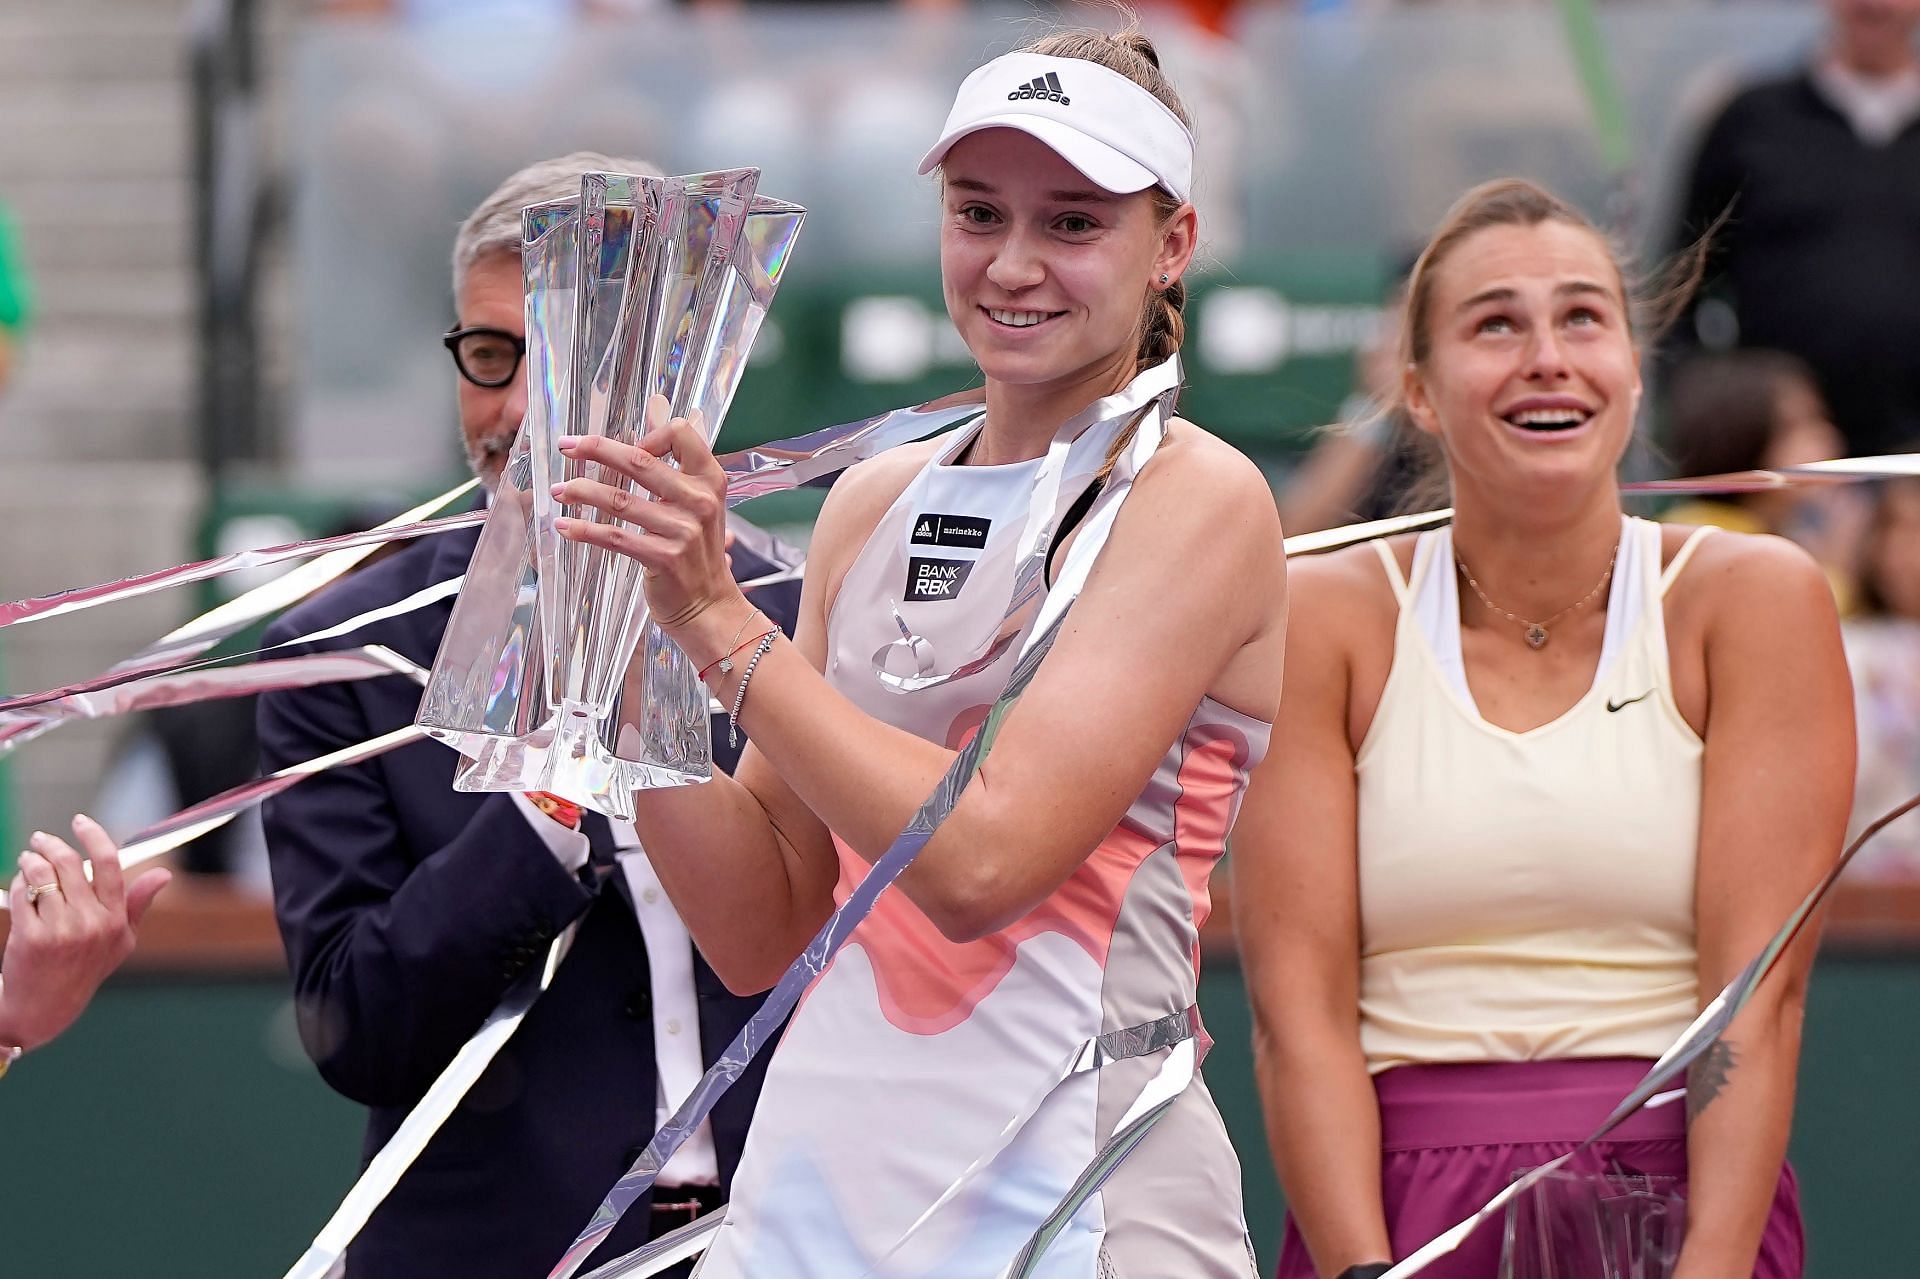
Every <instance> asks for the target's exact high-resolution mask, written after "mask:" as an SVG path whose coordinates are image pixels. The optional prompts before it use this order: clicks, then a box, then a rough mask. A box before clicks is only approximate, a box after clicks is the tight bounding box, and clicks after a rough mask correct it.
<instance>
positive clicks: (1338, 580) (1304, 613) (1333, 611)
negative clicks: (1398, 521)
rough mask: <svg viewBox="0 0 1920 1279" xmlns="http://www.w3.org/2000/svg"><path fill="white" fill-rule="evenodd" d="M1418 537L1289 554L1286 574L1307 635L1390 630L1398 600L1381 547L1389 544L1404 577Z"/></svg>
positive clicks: (1331, 638) (1346, 637) (1328, 637)
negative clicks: (1308, 630)
mask: <svg viewBox="0 0 1920 1279" xmlns="http://www.w3.org/2000/svg"><path fill="white" fill-rule="evenodd" d="M1414 537H1415V535H1414V534H1411V533H1405V534H1401V535H1399V536H1396V537H1388V538H1379V539H1373V540H1371V541H1367V542H1356V543H1354V544H1353V545H1352V546H1343V547H1340V548H1339V549H1338V550H1332V551H1316V552H1314V553H1313V554H1311V555H1296V556H1294V557H1292V558H1291V559H1289V560H1288V561H1287V577H1288V580H1289V582H1290V583H1291V588H1292V591H1293V604H1294V616H1295V618H1296V620H1297V622H1298V623H1299V624H1300V626H1301V629H1302V632H1303V638H1312V639H1317V640H1322V641H1326V642H1330V643H1345V642H1348V641H1352V640H1356V639H1360V638H1364V637H1366V636H1368V635H1371V634H1374V633H1375V632H1377V633H1379V634H1381V635H1385V634H1389V633H1391V631H1392V629H1393V622H1394V618H1395V616H1396V615H1397V614H1398V612H1399V603H1398V600H1397V599H1396V598H1395V596H1394V591H1393V583H1392V581H1391V579H1389V578H1388V576H1387V568H1386V565H1385V564H1384V563H1382V562H1381V559H1380V552H1379V550H1378V549H1377V547H1379V546H1384V547H1385V548H1386V549H1387V551H1388V553H1389V554H1391V555H1392V556H1393V557H1394V560H1395V562H1396V563H1398V564H1399V565H1400V571H1401V575H1402V576H1403V577H1404V576H1405V574H1406V571H1407V565H1408V563H1409V561H1410V560H1411V558H1412V554H1413V550H1412V548H1413V541H1414ZM1308 628H1311V635H1310V636H1309V635H1308V634H1307V633H1306V632H1307V629H1308Z"/></svg>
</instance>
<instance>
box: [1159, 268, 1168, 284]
mask: <svg viewBox="0 0 1920 1279" xmlns="http://www.w3.org/2000/svg"><path fill="white" fill-rule="evenodd" d="M1166 282H1167V273H1166V272H1165V271H1162V272H1161V273H1160V283H1162V284H1165V283H1166Z"/></svg>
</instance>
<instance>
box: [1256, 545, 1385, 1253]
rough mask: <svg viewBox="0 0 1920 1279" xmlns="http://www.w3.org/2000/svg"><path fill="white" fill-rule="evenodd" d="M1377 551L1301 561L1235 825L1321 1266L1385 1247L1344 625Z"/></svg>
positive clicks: (1262, 1081)
mask: <svg viewBox="0 0 1920 1279" xmlns="http://www.w3.org/2000/svg"><path fill="white" fill-rule="evenodd" d="M1368 570H1371V571H1372V573H1373V574H1374V575H1376V576H1377V575H1378V572H1379V570H1378V566H1377V564H1375V562H1374V559H1373V556H1372V554H1371V553H1368V554H1366V555H1365V558H1364V562H1360V561H1359V560H1358V559H1357V557H1355V556H1352V555H1347V556H1341V557H1310V558H1308V559H1305V560H1297V561H1295V562H1294V571H1293V581H1294V591H1295V598H1296V600H1297V606H1296V608H1295V610H1294V622H1293V624H1292V626H1291V627H1290V628H1289V633H1288V638H1287V691H1286V695H1285V696H1284V697H1283V698H1282V699H1281V703H1280V717H1279V720H1278V722H1277V723H1276V724H1275V726H1274V738H1273V743H1274V744H1273V749H1272V751H1271V752H1270V753H1269V755H1268V756H1267V759H1266V762H1265V763H1264V764H1263V765H1262V766H1261V768H1260V769H1259V771H1258V772H1257V773H1256V775H1255V777H1254V781H1253V785H1252V787H1251V788H1250V789H1249V790H1248V792H1247V798H1246V802H1245V804H1244V805H1243V807H1242V808H1241V812H1240V819H1239V821H1238V822H1237V823H1236V824H1235V826H1234V831H1233V860H1232V865H1233V884H1234V893H1233V906H1234V924H1235V929H1236V931H1237V932H1238V934H1239V942H1240V960H1241V966H1242V969H1243V971H1244V972H1245V974H1246V982H1247V992H1248V995H1249V996H1250V997H1251V999H1252V1002H1253V1019H1254V1057H1255V1067H1256V1077H1257V1079H1258V1083H1259V1088H1260V1099H1261V1104H1262V1108H1263V1109H1264V1111H1265V1113H1266V1120H1267V1140H1268V1142H1269V1144H1270V1145H1271V1146H1272V1149H1273V1158H1274V1164H1275V1166H1276V1167H1277V1168H1278V1170H1279V1173H1280V1181H1281V1184H1282V1186H1283V1187H1284V1188H1285V1190H1286V1196H1287V1203H1288V1206H1289V1207H1290V1208H1291V1209H1292V1211H1293V1215H1294V1219H1295V1221H1296V1222H1297V1223H1298V1225H1299V1227H1300V1232H1301V1234H1302V1235H1303V1236H1304V1237H1305V1239H1306V1243H1307V1248H1308V1250H1309V1251H1310V1252H1311V1253H1312V1254H1313V1259H1314V1264H1315V1266H1316V1267H1317V1268H1318V1269H1319V1271H1320V1273H1322V1274H1323V1275H1332V1274H1337V1273H1339V1272H1340V1271H1341V1270H1344V1269H1345V1268H1346V1267H1348V1266H1351V1265H1356V1264H1360V1263H1363V1262H1372V1261H1385V1260H1387V1259H1389V1257H1390V1255H1391V1254H1390V1252H1389V1245H1388V1239H1387V1227H1386V1215H1385V1211H1384V1209H1383V1207H1382V1205H1381V1197H1380V1117H1379V1107H1378V1102H1377V1100H1376V1098H1375V1096H1374V1091H1373V1081H1372V1079H1371V1078H1370V1077H1369V1076H1368V1074H1367V1066H1366V1061H1365V1059H1364V1057H1363V1056H1362V1055H1361V1051H1360V1035H1359V1022H1360V1014H1359V969H1360V901H1359V874H1358V861H1357V846H1356V832H1355V823H1356V798H1355V794H1356V788H1355V781H1354V750H1353V745H1352V741H1351V737H1350V732H1349V703H1350V688H1351V684H1352V676H1351V672H1350V667H1349V661H1348V657H1347V654H1346V652H1345V650H1344V644H1345V638H1346V637H1347V636H1348V635H1350V634H1352V633H1353V630H1354V628H1355V626H1356V624H1359V623H1362V622H1363V621H1364V619H1361V618H1357V617H1353V616H1349V615H1348V614H1349V613H1350V612H1351V610H1350V609H1348V608H1346V607H1344V606H1343V605H1344V603H1345V600H1346V597H1348V596H1349V595H1351V593H1352V590H1353V588H1354V586H1355V585H1356V582H1355V580H1354V579H1355V578H1356V577H1357V575H1359V574H1361V573H1364V572H1366V571H1368Z"/></svg>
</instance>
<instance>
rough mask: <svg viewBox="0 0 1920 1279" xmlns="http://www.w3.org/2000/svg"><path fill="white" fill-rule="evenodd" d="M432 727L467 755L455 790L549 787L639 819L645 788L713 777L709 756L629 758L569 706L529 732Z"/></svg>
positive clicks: (616, 814)
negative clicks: (637, 804) (671, 761)
mask: <svg viewBox="0 0 1920 1279" xmlns="http://www.w3.org/2000/svg"><path fill="white" fill-rule="evenodd" d="M569 721H571V722H572V724H573V725H576V726H577V727H574V728H573V729H572V731H567V730H566V729H564V728H563V727H562V725H566V724H568V723H569ZM427 731H428V733H429V734H430V735H431V736H432V737H434V738H435V739H436V740H438V741H441V742H445V743H446V744H447V745H449V746H451V747H453V748H454V749H455V750H457V751H459V752H460V753H461V755H463V756H465V757H466V762H465V763H463V764H462V765H461V766H460V769H459V771H458V772H457V773H456V774H455V775H454V779H453V788H454V789H455V790H458V791H468V792H476V791H477V792H491V791H547V792H549V793H551V794H554V795H558V796H560V797H561V798H562V799H567V800H572V801H573V802H574V803H576V804H578V805H580V806H581V807H582V808H591V809H592V810H593V811H594V812H596V813H602V814H604V815H606V816H608V817H612V818H617V819H619V820H621V821H631V820H633V812H634V807H633V797H634V795H635V794H636V793H637V792H639V791H645V790H664V789H666V788H668V787H672V786H697V785H699V784H700V783H701V782H705V781H710V780H712V778H713V766H712V761H711V759H710V758H705V757H703V758H699V759H689V760H686V761H684V762H680V763H677V764H675V765H666V764H661V763H657V762H648V761H642V760H631V759H622V758H621V757H620V756H618V755H616V754H614V753H613V752H612V751H610V750H608V749H607V747H606V745H605V744H604V743H602V742H601V740H600V738H599V734H598V733H597V732H595V731H594V724H593V722H592V721H591V720H588V719H586V718H584V717H582V716H569V715H567V714H566V713H565V712H564V711H563V712H560V713H558V714H556V715H554V716H553V717H552V718H551V719H549V720H547V722H546V723H544V724H542V725H541V726H540V727H539V728H537V729H535V730H534V731H533V732H531V733H528V734H527V735H526V736H524V737H495V736H492V735H489V734H484V733H465V732H457V731H453V730H448V729H439V728H429V729H428V730H427Z"/></svg>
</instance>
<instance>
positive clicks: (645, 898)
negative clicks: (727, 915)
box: [513, 794, 720, 1186]
mask: <svg viewBox="0 0 1920 1279" xmlns="http://www.w3.org/2000/svg"><path fill="white" fill-rule="evenodd" d="M513 802H514V803H515V805H516V806H518V807H519V809H520V812H521V813H522V814H523V815H524V816H525V817H526V819H527V822H528V824H529V825H531V826H532V827H533V829H534V830H535V831H537V832H538V833H539V835H540V839H541V841H542V842H543V843H545V844H546V846H547V848H548V849H549V850H551V851H552V853H553V855H554V857H555V859H556V860H558V861H559V863H560V865H561V866H563V867H565V868H566V869H567V870H569V871H578V870H579V869H580V868H581V867H582V866H585V865H586V864H587V859H588V857H589V856H590V855H591V851H592V850H591V848H590V847H589V845H588V843H587V837H586V835H584V834H583V833H581V832H580V831H576V830H568V829H567V828H566V827H565V826H562V825H561V824H560V823H559V822H557V821H555V820H553V819H552V818H551V817H548V816H547V815H546V814H545V813H543V812H541V811H540V810H539V809H537V808H535V807H534V806H533V804H532V802H531V801H529V800H528V799H527V797H526V796H525V795H520V794H515V795H514V797H513ZM608 825H610V826H611V827H612V828H613V845H614V848H615V849H616V850H618V851H617V852H616V854H615V856H616V857H617V858H618V860H619V864H620V871H621V873H622V874H623V875H625V876H626V880H627V887H628V889H629V890H630V891H631V894H632V897H633V913H634V916H635V917H636V918H637V919H638V921H639V923H640V936H641V939H642V940H643V941H644V942H645V943H646V947H647V983H648V985H649V986H651V987H652V990H653V1055H654V1064H655V1071H654V1074H655V1077H656V1078H657V1079H658V1081H659V1082H658V1085H657V1087H656V1091H655V1095H654V1125H653V1126H654V1129H655V1131H658V1130H659V1129H660V1127H661V1126H662V1125H663V1124H665V1123H666V1122H667V1120H668V1119H669V1118H671V1117H672V1115H673V1112H674V1111H676V1110H678V1109H679V1108H680V1104H681V1103H682V1102H684V1101H685V1100H686V1099H687V1097H688V1095H689V1094H691V1093H692V1092H693V1089H694V1085H695V1084H697V1083H699V1082H700V1077H701V1075H703V1074H705V1073H706V1063H705V1061H704V1060H703V1059H702V1057H701V1053H700V1000H699V996H698V994H697V992H696V991H695V989H694V984H693V939H692V938H691V937H689V936H688V935H687V926H686V925H685V924H683V923H681V922H680V913H679V912H678V911H676V910H675V909H674V908H673V903H672V902H671V901H669V900H667V894H666V891H665V890H664V889H662V888H661V887H660V880H659V878H658V877H657V876H656V875H655V874H654V873H653V864H652V863H651V862H649V861H648V860H647V855H646V853H645V852H643V851H642V850H641V848H640V838H639V836H638V835H636V834H635V833H634V829H633V823H632V822H620V821H609V822H608ZM656 1184H658V1185H661V1186H688V1185H701V1186H717V1185H719V1184H720V1159H719V1155H718V1153H717V1152H716V1151H715V1149H714V1145H713V1126H712V1125H711V1124H710V1123H709V1122H708V1121H706V1120H704V1119H703V1120H701V1121H700V1126H699V1127H698V1128H696V1129H695V1130H694V1133H693V1136H692V1137H690V1138H689V1139H688V1140H687V1143H686V1144H685V1145H684V1146H682V1147H680V1149H679V1150H678V1151H676V1152H675V1153H674V1156H673V1158H672V1159H669V1160H668V1161H667V1166H666V1167H664V1168H662V1169H661V1170H660V1176H659V1177H658V1178H657V1179H656Z"/></svg>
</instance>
